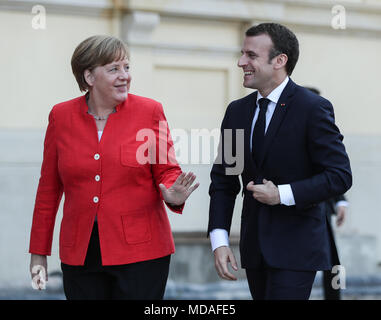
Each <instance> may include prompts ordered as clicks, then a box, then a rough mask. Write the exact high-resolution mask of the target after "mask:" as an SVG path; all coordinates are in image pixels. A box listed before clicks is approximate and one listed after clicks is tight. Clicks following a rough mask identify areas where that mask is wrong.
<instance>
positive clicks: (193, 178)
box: [184, 173, 196, 188]
mask: <svg viewBox="0 0 381 320" xmlns="http://www.w3.org/2000/svg"><path fill="white" fill-rule="evenodd" d="M194 180H196V176H195V175H194V174H193V173H191V176H190V177H189V178H188V179H184V181H185V184H184V187H186V188H189V187H190V186H191V185H192V184H193V182H194Z"/></svg>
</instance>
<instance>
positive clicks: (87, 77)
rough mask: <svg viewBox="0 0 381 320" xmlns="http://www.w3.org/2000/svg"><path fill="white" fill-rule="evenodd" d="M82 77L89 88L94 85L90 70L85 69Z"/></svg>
mask: <svg viewBox="0 0 381 320" xmlns="http://www.w3.org/2000/svg"><path fill="white" fill-rule="evenodd" d="M83 77H84V78H85V81H86V83H87V85H88V86H89V87H92V86H93V85H94V75H93V73H92V72H91V71H90V70H88V69H86V70H85V72H84V73H83Z"/></svg>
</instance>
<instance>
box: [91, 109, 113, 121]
mask: <svg viewBox="0 0 381 320" xmlns="http://www.w3.org/2000/svg"><path fill="white" fill-rule="evenodd" d="M87 113H88V114H90V115H92V116H93V117H94V119H95V120H98V121H101V120H107V119H108V117H109V116H110V114H112V113H115V108H114V109H113V110H112V112H110V113H109V114H108V115H107V116H106V117H105V118H102V117H99V116H96V115H95V114H93V113H91V112H90V111H87Z"/></svg>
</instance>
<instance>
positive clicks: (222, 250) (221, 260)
mask: <svg viewBox="0 0 381 320" xmlns="http://www.w3.org/2000/svg"><path fill="white" fill-rule="evenodd" d="M229 262H230V263H231V265H232V268H233V269H234V270H235V271H237V270H238V267H237V261H236V259H235V257H234V254H233V252H232V250H231V249H230V248H229V247H226V246H222V247H218V248H217V249H215V250H214V264H215V267H216V270H217V273H218V275H219V276H220V277H221V278H222V279H225V280H237V277H236V276H235V275H234V274H232V273H230V272H229V269H228V263H229Z"/></svg>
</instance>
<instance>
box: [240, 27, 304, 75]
mask: <svg viewBox="0 0 381 320" xmlns="http://www.w3.org/2000/svg"><path fill="white" fill-rule="evenodd" d="M261 34H267V35H268V36H269V37H270V38H271V41H272V42H273V47H272V48H271V50H270V52H269V61H271V60H272V59H273V58H275V57H276V56H277V55H280V54H281V53H283V54H285V55H287V57H288V61H287V64H286V71H287V74H288V75H289V76H290V75H291V74H292V71H293V70H294V68H295V65H296V62H297V61H298V58H299V42H298V39H297V38H296V36H295V34H294V33H293V32H292V31H291V30H289V29H288V28H286V27H285V26H282V25H281V24H278V23H261V24H259V25H256V26H253V27H251V28H249V29H248V30H247V31H246V36H247V37H253V36H259V35H261Z"/></svg>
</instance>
